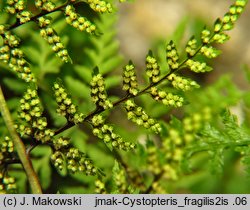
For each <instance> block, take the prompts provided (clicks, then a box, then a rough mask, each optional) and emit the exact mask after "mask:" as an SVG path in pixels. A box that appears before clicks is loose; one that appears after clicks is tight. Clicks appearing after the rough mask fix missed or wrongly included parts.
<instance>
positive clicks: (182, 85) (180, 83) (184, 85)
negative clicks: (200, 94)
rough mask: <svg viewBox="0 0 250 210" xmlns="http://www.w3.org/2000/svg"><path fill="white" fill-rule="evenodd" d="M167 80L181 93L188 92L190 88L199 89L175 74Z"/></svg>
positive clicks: (193, 82)
mask: <svg viewBox="0 0 250 210" xmlns="http://www.w3.org/2000/svg"><path fill="white" fill-rule="evenodd" d="M167 79H168V80H169V81H170V82H171V84H172V85H173V87H174V88H176V89H180V90H182V91H188V90H190V89H192V88H199V87H200V86H199V85H198V84H197V83H196V82H195V81H193V80H190V79H185V78H183V77H181V76H178V75H176V74H174V73H173V74H170V75H169V76H168V77H167Z"/></svg>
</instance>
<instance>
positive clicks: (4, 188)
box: [0, 172, 16, 194]
mask: <svg viewBox="0 0 250 210" xmlns="http://www.w3.org/2000/svg"><path fill="white" fill-rule="evenodd" d="M7 193H16V180H15V178H14V177H11V176H8V175H7V174H6V173H3V172H0V194H7Z"/></svg>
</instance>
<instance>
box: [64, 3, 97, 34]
mask: <svg viewBox="0 0 250 210" xmlns="http://www.w3.org/2000/svg"><path fill="white" fill-rule="evenodd" d="M65 16H66V22H67V23H68V24H69V25H71V26H73V27H74V28H76V29H77V30H79V31H86V32H88V33H93V32H94V31H95V30H96V26H95V25H94V24H93V23H91V22H90V21H89V20H87V18H85V17H81V16H80V15H79V14H77V13H76V12H75V8H74V7H73V6H72V5H68V6H67V7H66V9H65Z"/></svg>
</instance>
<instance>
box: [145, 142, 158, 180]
mask: <svg viewBox="0 0 250 210" xmlns="http://www.w3.org/2000/svg"><path fill="white" fill-rule="evenodd" d="M158 153H159V151H158V148H157V147H156V146H155V145H154V144H153V143H152V142H151V144H150V145H149V146H148V147H147V169H148V170H149V171H150V172H151V173H152V174H154V175H156V176H157V175H159V174H160V173H161V164H160V162H159V157H158V155H157V154H158Z"/></svg>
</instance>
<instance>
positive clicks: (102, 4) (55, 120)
mask: <svg viewBox="0 0 250 210" xmlns="http://www.w3.org/2000/svg"><path fill="white" fill-rule="evenodd" d="M115 4H116V2H114V1H112V0H109V1H103V0H67V1H66V2H64V3H62V2H61V1H52V0H35V1H34V3H33V2H32V3H30V2H29V3H28V1H25V0H7V1H6V2H5V4H4V6H3V9H2V11H1V13H2V14H1V15H2V17H3V20H6V21H5V22H4V23H1V25H0V35H1V39H2V46H1V48H0V60H1V62H2V64H1V66H3V68H5V69H8V70H10V71H11V72H12V73H14V74H15V75H17V77H18V78H20V79H21V80H23V81H21V80H18V79H17V78H16V79H15V81H16V84H18V85H19V87H21V90H25V91H20V92H19V93H18V94H19V95H20V94H21V93H23V92H24V94H22V95H23V96H22V98H21V99H20V100H19V101H20V102H19V103H20V105H19V108H18V111H17V112H15V113H14V116H12V117H10V114H9V110H8V107H7V106H6V101H5V99H4V97H3V94H2V91H1V94H2V97H1V101H0V104H1V113H2V116H3V121H4V122H6V127H7V129H8V131H7V129H3V131H2V133H1V137H2V138H3V139H4V140H3V141H2V144H1V153H0V167H1V168H0V169H1V172H0V179H1V183H2V184H1V187H0V191H1V192H3V193H12V192H28V190H27V189H25V187H23V188H21V190H19V191H18V188H17V187H16V184H15V178H13V177H12V176H10V175H9V171H10V172H12V171H15V170H17V169H20V168H18V166H13V167H12V168H11V167H10V166H12V165H14V164H16V163H20V164H22V165H24V166H26V167H24V169H25V171H26V173H27V171H28V172H30V173H31V174H33V178H34V179H33V180H32V179H31V180H29V182H30V185H31V189H32V192H33V193H41V192H42V190H41V186H42V188H43V189H44V190H46V189H47V188H48V187H49V184H48V182H47V180H46V179H45V178H49V177H48V176H50V175H51V173H52V172H51V169H50V168H49V167H47V172H48V173H47V174H46V173H44V172H43V171H42V169H41V167H43V166H42V165H40V166H37V168H35V170H36V171H37V175H38V178H40V179H41V183H40V182H39V179H38V178H37V177H36V175H34V174H35V173H34V168H33V166H32V164H31V163H30V162H29V161H28V160H29V158H34V161H35V159H37V158H41V156H42V157H43V160H44V164H47V165H49V163H52V164H53V165H54V167H55V168H56V169H57V171H58V173H59V174H61V175H62V176H66V175H67V176H72V177H73V178H75V179H76V180H77V179H82V178H79V174H81V173H84V174H85V175H90V176H93V177H94V178H93V180H92V181H93V182H92V183H94V185H95V186H94V185H93V186H94V187H95V191H96V192H97V193H110V192H112V193H114V192H115V193H139V192H144V193H152V192H156V193H164V192H167V191H166V190H165V189H163V188H162V187H161V184H160V181H161V180H162V179H167V180H177V179H178V174H179V171H178V170H179V169H178V168H179V167H178V166H179V165H185V164H184V162H185V161H184V160H186V159H187V157H190V156H191V155H192V154H193V153H195V152H196V150H197V151H199V150H201V151H202V150H211V152H212V153H213V155H214V156H216V157H218V160H219V161H221V159H220V158H219V157H220V156H221V155H222V153H223V151H224V149H225V148H227V145H228V144H231V141H229V142H227V141H226V140H225V141H224V140H221V142H220V141H217V143H216V145H217V144H218V145H219V147H218V148H216V149H214V150H212V149H211V148H212V147H215V146H214V141H210V139H211V138H213V139H216V135H217V134H218V132H219V131H218V132H217V131H216V128H214V129H210V131H208V130H207V129H208V126H209V122H210V120H211V119H212V114H213V113H212V112H211V110H210V109H209V108H204V109H203V110H201V111H200V113H197V114H194V115H193V116H191V117H186V118H184V119H183V121H182V122H179V121H178V120H177V119H175V118H173V119H172V120H171V123H170V124H166V123H164V122H163V121H160V120H158V119H156V118H154V117H152V116H151V114H150V113H147V111H146V110H145V109H144V107H143V106H141V105H140V101H139V99H140V97H142V96H145V95H147V96H149V97H150V98H151V99H152V100H154V101H155V103H161V104H163V105H165V106H167V107H170V108H171V107H172V108H179V107H182V106H183V105H184V104H185V103H186V95H185V94H186V92H188V91H191V90H192V89H195V88H199V87H200V85H199V84H198V83H197V82H196V81H194V80H192V79H191V78H187V77H184V76H183V75H182V74H181V70H183V69H188V70H190V71H192V72H194V73H204V72H209V71H211V70H212V68H211V67H210V66H208V64H207V62H205V61H204V59H201V58H202V57H203V58H206V59H212V58H216V57H217V56H218V55H219V54H220V51H219V50H217V49H216V48H215V47H214V44H223V43H225V42H226V41H227V40H228V39H229V35H228V34H227V33H226V32H227V31H229V30H231V29H232V28H233V26H234V24H235V22H236V21H237V20H238V18H239V16H240V15H241V13H242V12H243V10H244V8H245V6H246V4H247V0H236V1H235V3H234V4H232V5H231V6H230V9H229V11H228V12H227V13H226V14H225V15H224V16H223V17H222V18H218V19H217V20H216V21H215V23H214V26H213V28H212V29H208V28H206V27H205V28H204V29H203V30H202V31H201V33H200V36H199V37H194V36H192V37H191V38H190V39H189V40H188V41H187V43H186V47H185V49H184V50H185V56H180V52H179V51H178V50H177V46H176V43H174V41H170V42H169V43H168V44H167V45H166V49H165V62H166V64H167V66H168V69H164V71H162V69H161V67H160V66H161V65H160V64H159V60H158V58H157V56H155V55H154V52H153V51H149V53H148V54H147V55H146V58H145V65H146V67H145V76H146V77H147V83H146V84H144V86H143V84H141V82H139V79H138V78H137V71H136V66H135V65H134V64H133V62H132V61H128V63H127V65H125V66H124V67H123V69H122V75H121V76H117V74H115V73H114V71H113V70H114V69H118V68H119V67H120V64H121V62H122V61H123V58H122V56H120V54H119V44H118V42H117V41H114V39H115V37H116V36H115V35H116V32H115V30H113V31H109V30H110V28H113V27H114V25H115V22H116V14H115V13H114V11H115V9H114V5H115ZM30 8H32V9H30ZM85 13H86V14H87V13H92V14H94V15H92V16H89V15H85ZM93 16H94V17H96V18H93ZM31 22H32V23H33V25H32V28H31V29H30V28H27V30H30V32H31V38H30V40H31V42H32V43H34V44H35V45H36V46H38V47H36V48H35V47H33V46H30V47H27V48H26V47H25V45H24V46H23V45H22V38H21V37H22V34H21V33H20V32H19V31H18V29H19V28H21V27H26V25H27V24H28V23H31ZM65 25H70V26H71V28H70V29H67V30H71V32H72V33H83V37H84V39H85V40H76V42H74V40H73V38H72V37H67V36H65V35H66V34H64V32H63V30H64V27H65ZM75 29H76V32H75ZM71 39H72V40H71ZM78 42H79V43H80V44H84V43H87V44H88V45H87V46H86V47H85V46H84V49H83V55H84V56H86V57H87V58H88V59H84V60H83V61H82V60H79V59H78V58H74V57H73V56H71V54H72V53H71V52H70V50H71V49H70V47H68V46H67V45H69V46H70V44H72V45H74V44H76V45H79V44H78ZM68 43H70V44H68ZM80 46H81V45H80ZM26 52H27V53H26ZM52 52H53V53H52ZM51 54H55V56H56V57H52V56H51ZM32 55H34V56H32ZM75 62H76V63H75ZM64 63H65V64H64ZM45 67H46V68H45ZM63 72H64V73H63ZM163 72H164V73H163ZM45 75H46V76H48V78H49V79H48V80H46V81H44V78H45ZM51 75H53V76H51ZM55 75H56V76H57V77H60V76H61V75H62V77H61V78H60V79H59V78H58V79H56V80H55V79H54V77H55ZM24 82H26V84H24ZM11 83H12V82H11V81H10V80H8V79H7V80H5V84H6V85H7V86H11V85H10V84H11ZM8 84H9V85H8ZM119 84H121V86H122V87H121V89H122V91H123V97H120V96H116V95H112V97H111V95H110V91H111V90H112V88H113V87H118V85H119ZM49 86H50V87H52V88H48V87H49ZM9 88H11V87H9ZM118 88H119V87H118ZM17 89H18V88H17ZM17 91H18V90H17ZM52 98H53V100H52ZM17 99H19V98H18V97H17V98H16V100H17ZM16 100H15V101H14V102H16ZM45 101H46V102H45ZM118 107H120V109H122V110H123V111H124V112H125V113H126V115H127V119H128V120H129V121H131V122H132V123H135V124H136V125H138V126H140V127H142V128H144V129H146V130H149V131H150V132H152V133H155V134H156V135H158V136H159V137H163V136H165V138H164V139H163V140H162V141H161V146H160V147H157V146H155V145H154V143H153V142H152V141H151V140H150V139H148V143H147V145H146V146H145V147H144V146H143V145H142V144H140V143H138V142H137V141H135V140H133V139H124V138H123V137H122V134H119V130H118V129H116V127H115V126H113V125H112V123H111V122H109V115H110V114H111V111H113V110H114V109H117V108H118ZM14 109H17V106H15V105H14ZM56 113H57V114H58V115H59V116H60V117H59V116H58V115H57V114H56ZM223 117H224V118H223V123H224V124H223V125H224V126H225V129H228V128H229V127H230V126H231V127H232V126H235V127H237V128H238V127H239V126H238V125H237V124H236V123H235V121H234V120H233V119H232V116H231V115H230V114H229V113H227V114H226V115H223ZM11 118H13V119H14V122H15V123H14V124H13V123H8V122H10V121H12V119H11ZM65 121H66V123H65ZM207 123H208V124H207ZM76 125H78V126H79V129H77V131H76V133H75V136H76V135H78V136H80V137H81V138H82V140H83V142H84V143H83V147H82V148H78V147H76V146H75V145H76V142H75V141H74V135H71V134H72V133H71V131H70V130H71V128H72V129H74V128H76ZM180 128H181V129H180ZM85 129H86V132H85V131H84V130H85ZM89 130H91V132H89ZM235 132H236V133H233V132H232V133H229V134H228V135H229V137H232V138H233V136H234V135H243V134H244V133H243V131H242V130H241V128H238V129H236V131H235ZM8 133H9V134H8ZM91 133H92V134H91ZM5 134H6V135H5ZM197 134H199V135H201V136H202V137H203V138H204V139H205V140H206V141H207V142H206V141H205V140H204V141H205V142H206V146H204V144H203V143H204V142H200V143H197V142H196V143H195V144H194V140H195V139H196V135H197ZM213 135H215V136H213ZM221 135H222V136H223V135H224V134H221ZM230 135H231V136H230ZM88 136H89V137H90V139H91V141H94V142H95V141H96V140H95V139H94V138H93V136H95V137H97V138H98V139H100V140H101V141H102V142H103V143H104V145H106V147H107V148H105V147H103V145H102V144H98V145H101V146H99V147H101V150H105V152H106V154H111V155H112V157H113V158H114V159H115V160H116V161H115V163H114V167H113V170H112V175H111V176H109V177H105V176H104V173H105V172H107V171H105V169H104V170H103V169H101V168H105V164H104V165H102V164H101V163H100V164H98V163H97V162H96V161H95V160H94V159H95V157H94V156H92V155H93V154H92V155H87V154H86V153H85V152H86V146H87V140H86V141H85V140H84V139H86V138H87V137H88ZM244 136H247V134H244ZM226 137H228V136H225V139H226ZM93 139H94V140H93ZM233 139H234V138H233ZM242 139H243V140H242V141H244V143H242V142H240V143H239V144H238V143H236V144H235V147H237V148H238V146H239V147H240V146H242V148H243V147H244V151H245V153H246V154H249V149H248V147H247V145H248V141H247V138H245V137H244V138H242ZM245 139H246V140H245ZM211 145H212V146H211ZM90 147H91V146H90ZM93 147H94V146H93ZM39 148H41V149H40V150H39ZM242 148H241V149H240V150H241V151H243V150H242ZM36 151H37V152H36ZM38 151H40V153H41V154H40V155H39V152H38ZM122 151H125V152H126V153H133V152H135V151H137V152H141V153H143V154H144V155H143V156H144V161H145V162H144V164H145V166H148V168H146V169H145V168H143V167H142V169H140V170H139V169H136V168H133V167H132V166H130V165H128V164H127V163H126V161H124V160H123V154H124V152H122ZM132 151H133V152H132ZM22 152H25V153H26V155H25V157H24V158H20V154H22ZM142 159H143V158H142ZM248 159H249V158H247V157H245V158H244V162H249V161H248ZM49 160H50V161H49ZM28 162H29V163H28ZM37 165H39V164H37ZM10 168H11V169H10ZM9 169H10V170H9ZM142 170H146V171H147V172H149V173H150V174H152V175H153V177H154V178H153V181H152V183H151V185H150V187H148V186H147V185H146V184H145V183H143V181H140V180H141V179H142V178H143V177H142V176H143V175H142V174H143V173H142ZM77 172H79V173H77ZM107 173H109V172H107ZM13 174H15V172H13ZM20 177H21V176H20ZM24 179H25V177H24ZM49 179H50V178H49ZM86 179H87V178H86ZM44 180H46V181H44ZM18 182H20V183H21V182H22V180H21V178H19V180H18ZM110 183H113V186H109V185H110ZM18 184H19V183H18ZM20 185H21V184H20ZM20 185H19V186H20ZM111 185H112V184H111ZM92 190H94V189H92Z"/></svg>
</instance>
